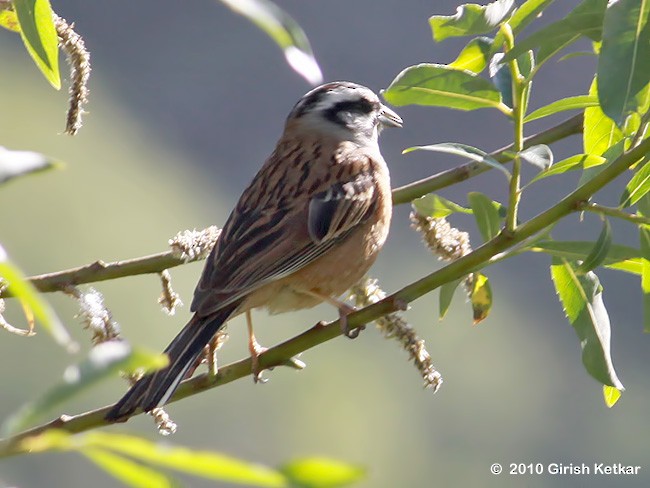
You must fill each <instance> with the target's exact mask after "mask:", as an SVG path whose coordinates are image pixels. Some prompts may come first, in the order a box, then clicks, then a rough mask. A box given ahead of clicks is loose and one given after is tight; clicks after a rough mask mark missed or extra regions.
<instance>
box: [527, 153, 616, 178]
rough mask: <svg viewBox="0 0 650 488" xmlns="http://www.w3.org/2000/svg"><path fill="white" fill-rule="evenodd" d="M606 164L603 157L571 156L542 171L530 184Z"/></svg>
mask: <svg viewBox="0 0 650 488" xmlns="http://www.w3.org/2000/svg"><path fill="white" fill-rule="evenodd" d="M606 162H607V160H606V159H605V158H603V157H602V156H593V155H591V154H575V155H574V156H570V157H568V158H566V159H563V160H562V161H560V162H558V163H555V164H554V165H553V166H551V167H550V168H548V169H547V170H546V171H542V172H541V173H539V174H537V175H536V176H535V177H534V178H533V179H532V180H530V183H533V182H535V181H538V180H541V179H543V178H547V177H548V176H554V175H560V174H563V173H566V172H567V171H573V170H576V169H585V168H591V167H594V166H600V165H601V164H605V163H606Z"/></svg>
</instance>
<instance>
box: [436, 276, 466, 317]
mask: <svg viewBox="0 0 650 488" xmlns="http://www.w3.org/2000/svg"><path fill="white" fill-rule="evenodd" d="M461 281H463V280H462V279H458V280H454V281H450V282H449V283H445V284H444V285H442V286H441V287H440V312H439V318H440V320H442V319H444V318H445V315H447V312H448V311H449V307H450V305H451V301H452V299H453V298H454V293H456V288H458V285H459V284H460V282H461Z"/></svg>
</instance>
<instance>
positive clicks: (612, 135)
mask: <svg viewBox="0 0 650 488" xmlns="http://www.w3.org/2000/svg"><path fill="white" fill-rule="evenodd" d="M597 94H598V81H597V79H596V78H594V81H593V82H592V83H591V87H590V88H589V95H590V96H597ZM582 137H583V147H584V152H585V153H587V154H592V155H595V156H603V155H604V154H605V153H606V152H607V150H608V149H609V148H610V147H612V146H614V145H615V144H616V143H617V142H619V141H620V140H622V139H623V133H622V132H621V130H620V129H619V128H618V127H617V126H616V124H615V123H614V121H613V120H612V119H610V118H609V117H608V116H607V115H605V113H604V112H603V111H602V109H601V108H600V105H595V106H593V107H587V108H586V109H585V117H584V123H583V135H582Z"/></svg>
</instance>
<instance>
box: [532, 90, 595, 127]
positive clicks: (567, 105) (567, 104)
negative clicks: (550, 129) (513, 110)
mask: <svg viewBox="0 0 650 488" xmlns="http://www.w3.org/2000/svg"><path fill="white" fill-rule="evenodd" d="M597 105H598V98H597V97H595V96H593V95H579V96H577V97H567V98H563V99H561V100H556V101H555V102H553V103H549V104H548V105H545V106H544V107H541V108H538V109H537V110H535V111H534V112H531V113H530V114H528V115H527V116H526V117H525V118H524V122H531V121H533V120H537V119H541V118H543V117H548V116H549V115H554V114H556V113H559V112H565V111H567V110H579V109H583V108H587V107H595V106H597Z"/></svg>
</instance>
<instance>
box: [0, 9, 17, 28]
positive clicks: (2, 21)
mask: <svg viewBox="0 0 650 488" xmlns="http://www.w3.org/2000/svg"><path fill="white" fill-rule="evenodd" d="M0 27H4V28H5V29H7V30H10V31H13V32H20V24H19V23H18V18H17V17H16V12H14V11H13V10H0Z"/></svg>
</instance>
